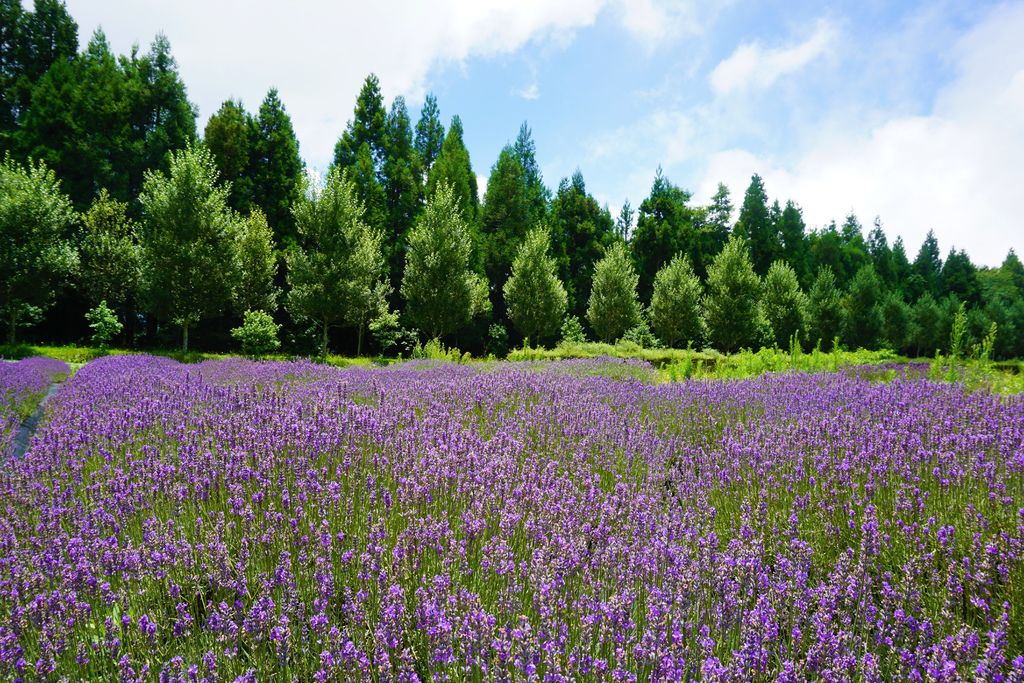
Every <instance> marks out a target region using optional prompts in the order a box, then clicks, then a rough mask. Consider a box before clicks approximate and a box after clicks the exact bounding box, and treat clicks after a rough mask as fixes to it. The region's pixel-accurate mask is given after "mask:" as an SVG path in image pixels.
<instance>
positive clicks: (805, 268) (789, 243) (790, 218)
mask: <svg viewBox="0 0 1024 683" xmlns="http://www.w3.org/2000/svg"><path fill="white" fill-rule="evenodd" d="M778 234H779V239H780V240H781V242H782V245H781V253H782V260H783V261H784V262H785V263H787V264H789V265H790V266H791V267H792V268H793V271H794V272H795V273H796V278H797V281H798V282H799V283H800V285H801V286H804V287H806V286H808V285H809V284H810V280H811V275H812V270H811V254H810V249H809V247H808V244H807V226H806V225H804V217H803V213H802V212H801V211H800V207H798V206H797V205H796V204H794V203H793V202H792V201H787V202H786V208H785V209H783V210H782V214H781V216H780V217H779V221H778ZM805 332H806V329H805Z"/></svg>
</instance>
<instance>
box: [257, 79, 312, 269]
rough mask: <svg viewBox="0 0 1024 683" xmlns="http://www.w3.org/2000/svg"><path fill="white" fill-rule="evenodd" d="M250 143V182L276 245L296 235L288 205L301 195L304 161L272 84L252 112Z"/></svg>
mask: <svg viewBox="0 0 1024 683" xmlns="http://www.w3.org/2000/svg"><path fill="white" fill-rule="evenodd" d="M254 134H255V135H254V137H255V139H254V141H253V144H252V150H253V156H252V185H253V193H254V198H255V203H256V205H257V206H259V207H260V208H261V209H262V210H263V213H264V215H265V216H266V218H267V223H269V224H270V228H271V230H273V231H274V242H275V244H276V245H277V247H278V248H281V249H283V248H284V247H286V246H288V245H290V244H293V243H294V242H295V241H296V239H297V234H296V228H295V218H294V216H293V215H292V207H293V206H295V204H296V203H297V202H298V201H299V198H300V196H301V195H302V187H303V173H304V172H305V165H304V164H303V163H302V158H301V157H300V156H299V141H298V139H297V138H296V137H295V131H294V129H293V128H292V119H291V117H290V116H288V112H286V111H285V108H284V104H282V102H281V98H280V97H279V96H278V94H277V89H276V88H271V89H270V90H269V91H267V96H266V97H264V98H263V102H262V104H260V110H259V113H258V114H257V115H256V125H255V128H254Z"/></svg>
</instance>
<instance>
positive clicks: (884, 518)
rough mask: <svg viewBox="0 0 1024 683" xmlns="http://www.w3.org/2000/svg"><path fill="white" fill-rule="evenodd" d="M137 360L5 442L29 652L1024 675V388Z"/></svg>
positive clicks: (78, 658)
mask: <svg viewBox="0 0 1024 683" xmlns="http://www.w3.org/2000/svg"><path fill="white" fill-rule="evenodd" d="M653 379H654V374H653V372H651V371H650V370H649V369H648V368H647V367H646V366H642V365H639V364H633V363H623V362H612V361H607V360H604V361H569V362H562V363H553V364H511V363H506V364H494V365H482V364H481V365H476V366H472V365H470V366H464V365H430V364H416V363H406V364H403V365H399V366H396V367H392V368H387V369H349V370H338V369H333V368H329V367H326V366H320V365H314V364H311V363H305V362H290V363H254V362H249V361H242V360H231V361H218V362H211V361H207V362H204V363H201V364H199V365H182V364H178V363H176V362H174V361H171V360H168V359H163V358H155V357H147V356H133V357H107V358H101V359H99V360H96V361H93V362H91V363H89V364H87V365H86V366H84V367H83V368H82V369H80V370H79V371H78V372H77V374H76V375H75V376H74V377H73V379H71V380H70V381H68V382H66V383H65V384H64V386H62V387H61V389H60V391H59V392H58V393H57V394H56V395H55V396H54V397H53V398H52V399H51V400H50V402H49V404H48V406H47V419H46V421H45V423H44V424H43V426H42V427H41V428H40V430H39V431H38V432H37V434H36V436H35V439H34V441H33V443H32V446H31V448H30V449H29V451H28V452H27V453H26V454H25V456H24V457H23V458H21V459H17V460H10V459H8V460H7V461H5V462H4V463H3V464H2V466H0V506H2V510H0V678H3V679H4V680H11V679H14V680H126V681H132V680H161V681H234V680H298V681H306V680H318V681H320V680H381V681H417V680H418V681H427V680H450V681H490V680H495V681H506V680H515V681H573V680H609V681H612V680H614V681H621V680H626V681H633V680H673V681H676V680H690V679H697V680H704V681H725V680H729V681H748V680H785V681H799V680H832V681H840V680H857V681H859V680H866V681H872V680H919V681H924V680H930V681H952V680H984V681H1000V680H1003V681H1011V680H1016V681H1021V680H1024V398H1022V397H1021V396H1012V397H999V396H994V395H991V394H988V393H982V392H978V393H968V392H967V391H966V390H964V389H963V388H961V387H959V386H957V385H950V384H937V383H931V382H928V381H926V380H923V379H920V378H899V377H898V378H897V379H895V380H893V381H890V382H886V383H882V382H877V381H874V380H873V379H872V378H871V377H870V373H858V372H845V373H834V374H818V375H807V374H789V375H765V376H762V377H760V378H756V379H750V380H744V381H728V382H723V381H717V382H716V381H689V382H684V383H661V384H659V383H655V382H654V381H653Z"/></svg>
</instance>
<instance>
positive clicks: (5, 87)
mask: <svg viewBox="0 0 1024 683" xmlns="http://www.w3.org/2000/svg"><path fill="white" fill-rule="evenodd" d="M26 14H27V13H26V12H25V9H24V8H23V7H22V4H21V0H0V156H4V155H5V154H6V153H7V152H9V151H12V150H13V149H14V135H15V132H16V131H17V130H18V115H19V113H20V111H19V110H20V107H19V104H20V103H19V101H18V81H19V79H21V78H22V76H23V72H24V65H23V63H22V62H23V55H24V49H23V47H24V42H25V15H26Z"/></svg>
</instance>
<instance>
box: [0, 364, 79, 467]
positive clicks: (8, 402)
mask: <svg viewBox="0 0 1024 683" xmlns="http://www.w3.org/2000/svg"><path fill="white" fill-rule="evenodd" d="M69 371H70V368H69V367H68V365H67V363H64V362H62V361H59V360H55V359H53V358H42V357H38V356H36V357H31V358H24V359H22V360H20V361H17V362H14V363H9V362H0V458H3V457H5V456H6V455H7V454H8V452H9V451H10V449H11V447H12V445H13V443H14V438H15V435H16V434H17V432H18V428H19V427H20V425H21V423H22V422H23V421H24V420H25V419H26V418H28V417H29V416H30V415H31V414H32V412H33V411H34V410H35V409H36V406H37V405H39V402H40V401H42V399H43V396H45V395H46V392H47V390H49V388H50V384H51V383H52V382H54V381H55V380H57V379H59V378H63V377H64V376H65V375H67V374H68V372H69Z"/></svg>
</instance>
